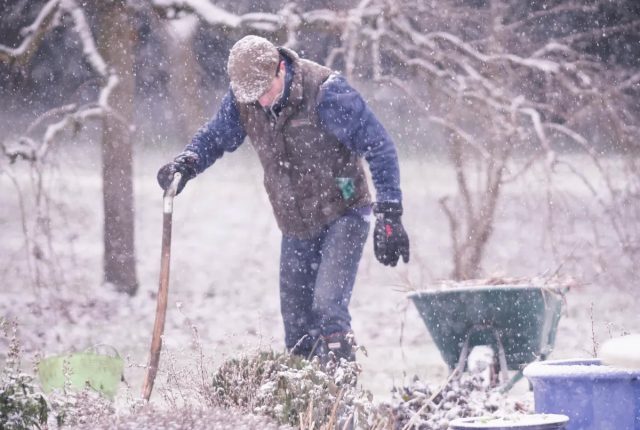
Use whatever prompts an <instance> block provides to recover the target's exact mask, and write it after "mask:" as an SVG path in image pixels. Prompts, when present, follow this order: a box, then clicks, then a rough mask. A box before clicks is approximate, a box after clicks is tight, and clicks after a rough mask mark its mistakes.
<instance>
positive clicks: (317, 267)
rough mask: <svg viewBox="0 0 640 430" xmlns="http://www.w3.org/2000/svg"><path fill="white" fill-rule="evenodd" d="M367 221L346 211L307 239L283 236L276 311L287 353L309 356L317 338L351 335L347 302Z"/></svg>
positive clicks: (359, 257) (360, 255)
mask: <svg viewBox="0 0 640 430" xmlns="http://www.w3.org/2000/svg"><path fill="white" fill-rule="evenodd" d="M368 235H369V221H368V220H366V219H365V218H363V216H362V215H361V214H359V213H357V212H355V211H349V212H347V213H346V214H345V215H343V216H342V217H340V218H338V219H337V220H335V221H333V222H332V223H331V224H329V225H327V226H326V227H325V228H324V229H323V230H322V232H321V233H320V234H319V235H318V236H316V237H314V238H311V239H306V240H301V239H296V238H294V237H287V236H283V238H282V247H281V253H280V311H281V313H282V319H283V321H284V331H285V344H286V346H287V349H288V350H290V351H292V352H293V353H296V354H299V355H304V356H306V355H309V354H310V353H311V352H312V351H313V348H314V345H315V343H316V341H317V339H318V337H319V336H327V335H330V334H334V333H340V332H348V331H350V330H351V315H350V314H349V301H350V299H351V291H352V290H353V284H354V283H355V280H356V273H357V271H358V264H359V263H360V259H361V257H362V249H363V247H364V243H365V242H366V240H367V236H368Z"/></svg>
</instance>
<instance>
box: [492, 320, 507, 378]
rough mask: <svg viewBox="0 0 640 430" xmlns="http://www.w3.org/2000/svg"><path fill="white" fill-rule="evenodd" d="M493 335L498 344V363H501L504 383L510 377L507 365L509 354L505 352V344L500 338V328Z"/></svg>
mask: <svg viewBox="0 0 640 430" xmlns="http://www.w3.org/2000/svg"><path fill="white" fill-rule="evenodd" d="M493 335H494V336H495V337H496V345H498V363H500V379H502V383H503V384H506V383H507V381H508V379H509V368H508V367H507V354H506V353H505V352H504V346H502V340H500V333H498V330H494V331H493Z"/></svg>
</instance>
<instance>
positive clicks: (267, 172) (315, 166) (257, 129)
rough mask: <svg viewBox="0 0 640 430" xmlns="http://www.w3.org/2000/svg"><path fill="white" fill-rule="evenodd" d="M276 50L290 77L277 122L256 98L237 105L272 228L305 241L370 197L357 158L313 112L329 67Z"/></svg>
mask: <svg viewBox="0 0 640 430" xmlns="http://www.w3.org/2000/svg"><path fill="white" fill-rule="evenodd" d="M280 52H281V54H282V55H285V56H287V57H288V58H289V59H291V60H292V63H293V70H294V75H293V82H292V83H291V89H290V91H289V97H288V99H287V104H286V106H285V107H284V108H283V110H282V111H281V112H280V115H279V116H278V118H277V120H273V119H271V120H270V118H269V114H267V113H266V112H265V111H264V110H263V109H262V107H261V106H260V104H259V103H257V102H256V103H251V104H240V103H239V104H238V105H239V110H240V118H241V121H242V124H243V126H244V129H245V131H246V133H247V136H248V137H249V139H250V140H251V143H252V145H253V147H254V148H255V149H256V151H257V153H258V157H259V158H260V162H261V163H262V167H263V168H264V186H265V188H266V190H267V194H268V195H269V200H270V201H271V206H272V207H273V213H274V215H275V217H276V221H277V222H278V227H280V230H282V232H283V233H284V234H285V235H287V236H294V237H298V238H300V239H307V238H310V237H313V236H314V235H316V234H317V233H319V232H320V231H321V230H322V228H323V227H324V226H325V225H327V224H329V223H330V222H331V221H333V220H335V219H336V218H338V217H340V216H341V215H342V214H343V213H344V212H345V211H346V210H347V209H348V208H357V207H361V206H364V205H366V204H368V203H370V201H371V199H370V197H369V190H368V186H367V181H366V177H365V175H364V170H363V168H362V160H361V158H360V157H358V156H357V155H356V154H355V153H352V152H351V151H349V150H348V149H347V148H346V147H345V146H344V145H343V144H341V143H340V142H339V141H338V140H337V139H336V138H335V137H334V136H332V135H330V134H328V133H326V132H325V131H324V129H323V128H322V127H321V126H320V123H319V122H320V121H319V118H318V115H317V113H316V110H315V107H316V105H317V97H318V91H319V89H320V85H322V83H323V82H324V81H325V80H326V79H327V78H328V77H329V75H330V74H331V73H332V71H331V69H328V68H326V67H324V66H321V65H319V64H317V63H314V62H312V61H308V60H304V59H301V58H299V57H298V55H297V54H296V53H295V52H293V51H290V50H288V49H285V48H280ZM351 185H352V186H351Z"/></svg>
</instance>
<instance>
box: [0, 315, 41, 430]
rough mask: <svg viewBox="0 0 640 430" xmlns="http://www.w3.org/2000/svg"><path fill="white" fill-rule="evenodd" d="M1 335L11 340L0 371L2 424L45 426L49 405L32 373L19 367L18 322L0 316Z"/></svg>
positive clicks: (9, 427) (5, 426) (9, 428)
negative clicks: (37, 388)
mask: <svg viewBox="0 0 640 430" xmlns="http://www.w3.org/2000/svg"><path fill="white" fill-rule="evenodd" d="M0 335H1V336H2V337H4V338H5V340H7V341H8V351H7V354H6V358H5V362H4V365H3V368H2V373H1V374H0V428H2V429H6V430H13V429H16V430H17V429H27V428H42V426H44V425H46V423H47V416H48V412H49V409H48V407H47V402H46V401H45V399H44V397H43V396H42V395H41V394H40V393H38V392H37V391H36V387H35V384H34V381H33V377H32V376H31V375H28V374H26V373H23V372H22V371H21V370H20V358H21V351H20V342H19V340H18V336H17V326H16V324H15V323H13V324H11V323H9V322H8V321H6V320H5V319H0Z"/></svg>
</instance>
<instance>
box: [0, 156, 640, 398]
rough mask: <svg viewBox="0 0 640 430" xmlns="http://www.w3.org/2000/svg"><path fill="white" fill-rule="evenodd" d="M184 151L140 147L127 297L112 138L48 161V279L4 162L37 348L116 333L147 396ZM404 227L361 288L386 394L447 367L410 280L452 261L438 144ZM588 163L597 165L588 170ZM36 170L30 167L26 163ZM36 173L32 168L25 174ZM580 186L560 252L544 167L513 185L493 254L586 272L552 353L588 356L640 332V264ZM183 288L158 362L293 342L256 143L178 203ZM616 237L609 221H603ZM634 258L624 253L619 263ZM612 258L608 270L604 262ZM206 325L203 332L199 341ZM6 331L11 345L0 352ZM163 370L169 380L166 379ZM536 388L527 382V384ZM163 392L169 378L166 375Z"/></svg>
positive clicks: (358, 300) (499, 270) (418, 169)
mask: <svg viewBox="0 0 640 430" xmlns="http://www.w3.org/2000/svg"><path fill="white" fill-rule="evenodd" d="M176 151H177V148H175V147H174V148H173V149H168V148H167V149H163V150H162V151H158V150H150V149H145V148H138V150H137V153H136V167H135V203H136V229H137V231H136V234H137V236H136V247H137V257H138V263H139V264H138V277H139V281H140V288H139V292H138V294H137V295H136V296H135V297H133V298H129V297H126V296H124V295H120V294H117V293H115V292H113V291H112V290H111V289H110V288H109V287H106V286H102V285H101V277H102V273H101V263H102V215H101V210H102V196H101V183H100V160H99V153H98V151H96V149H95V148H93V149H87V148H78V149H76V150H69V149H68V150H67V151H66V154H65V155H59V156H58V158H57V160H56V161H57V163H58V167H56V168H55V169H54V170H53V173H52V174H51V175H49V176H48V177H49V180H50V183H51V184H52V186H53V188H52V189H53V190H55V193H52V197H53V198H54V201H55V202H56V203H55V205H53V206H52V210H51V215H52V217H53V220H52V228H53V231H54V243H53V247H54V248H55V249H56V250H57V256H58V257H57V261H56V263H55V270H56V273H58V275H60V276H59V280H58V281H56V282H55V285H53V286H51V287H49V288H46V289H45V288H40V289H38V288H34V287H33V286H32V285H30V283H29V282H28V279H29V276H28V274H27V267H26V264H25V261H26V260H25V257H24V256H25V251H24V248H23V243H24V239H23V235H22V230H21V220H20V216H19V213H20V212H19V206H18V205H19V201H18V198H17V196H16V193H15V189H14V187H13V185H12V184H11V183H10V182H9V180H8V179H7V178H6V176H0V189H2V192H1V193H0V237H2V240H1V241H0V277H1V279H2V289H1V292H0V315H2V316H9V317H11V318H15V319H16V320H17V321H18V322H19V329H20V333H21V336H22V339H23V342H24V347H25V348H26V350H27V352H28V356H30V355H31V354H32V353H35V352H41V353H43V354H45V355H47V354H53V353H60V352H64V351H69V350H72V349H84V348H86V347H89V346H91V345H94V344H98V343H106V344H109V345H112V346H114V347H115V348H116V349H117V350H118V351H119V352H120V354H121V355H122V356H124V357H126V358H127V363H128V367H127V368H126V370H125V378H126V380H127V382H128V384H129V385H130V386H131V391H132V393H133V394H134V395H137V393H138V392H139V389H140V386H141V380H142V376H143V368H142V366H143V365H144V363H145V361H146V359H147V353H148V348H149V344H150V335H151V330H152V326H153V318H154V313H155V306H156V301H155V292H156V290H157V282H158V272H159V257H160V233H161V222H162V216H161V214H162V198H161V196H162V194H161V191H160V189H159V188H158V186H157V184H156V181H155V174H156V171H157V169H158V167H159V166H160V165H161V164H162V163H163V162H165V161H167V160H169V159H170V157H171V156H172V155H173V154H174V153H175V152H176ZM401 173H402V185H403V192H404V204H405V213H406V215H405V217H404V221H405V226H406V229H407V231H408V233H409V236H410V240H411V246H412V248H411V253H412V254H411V262H410V264H409V265H407V266H405V265H401V266H400V267H398V268H395V269H391V268H387V267H384V266H382V265H380V264H379V263H378V262H377V261H376V260H375V257H374V256H373V249H372V248H373V247H372V243H371V240H370V239H369V241H368V243H367V245H366V248H365V254H364V258H363V260H362V263H361V267H360V271H359V275H358V279H357V283H356V287H355V289H354V294H353V299H352V305H351V310H352V316H353V328H354V331H355V333H356V338H357V340H358V342H359V343H360V344H361V345H363V346H364V347H365V348H366V350H367V351H368V356H367V357H364V356H363V355H362V354H361V355H360V356H359V359H360V361H361V363H362V366H363V373H362V376H361V378H360V382H361V383H362V385H363V386H364V388H367V389H370V390H371V391H372V392H373V393H374V397H375V398H376V399H378V400H383V399H387V398H388V397H389V396H390V390H391V388H392V387H393V385H394V384H401V383H402V382H403V381H404V380H405V379H407V378H408V377H411V376H412V375H414V374H417V375H419V376H420V377H421V378H422V379H423V380H425V381H427V382H428V383H429V384H434V385H439V384H440V383H442V382H443V381H444V380H445V379H446V375H447V369H446V367H445V364H444V362H443V360H442V359H441V357H440V354H439V352H438V350H437V348H436V347H435V346H434V344H433V342H432V340H431V338H430V336H429V334H428V332H427V330H426V328H425V326H424V324H423V322H422V320H421V319H420V317H419V315H418V313H417V311H416V310H415V308H414V307H413V304H411V303H409V302H408V301H407V299H406V295H405V293H406V291H407V290H410V289H413V288H427V287H428V286H429V284H430V283H431V282H434V281H435V280H437V279H442V278H447V277H448V275H449V272H450V270H451V251H450V236H449V232H448V225H447V220H446V218H445V216H444V215H443V213H442V212H441V211H440V209H439V206H438V198H440V197H442V196H443V195H445V194H452V193H454V192H455V182H454V180H453V177H452V172H451V169H450V168H449V167H448V165H447V164H446V163H443V162H438V161H437V160H434V159H429V158H428V157H426V156H425V157H424V158H421V157H416V156H415V155H407V154H401ZM587 173H588V172H587ZM23 179H26V178H23ZM25 183H26V182H22V184H23V185H24V184H25ZM563 187H565V188H566V190H568V191H570V192H571V195H572V199H570V201H572V202H577V203H575V204H574V205H573V206H570V207H568V209H567V211H566V214H565V215H566V216H562V217H559V218H557V219H556V220H555V222H556V229H555V231H556V234H558V235H559V237H560V240H559V241H558V243H557V245H558V246H559V249H560V252H559V253H558V254H559V255H560V256H565V257H566V256H570V258H564V257H553V256H552V254H553V253H552V252H551V251H550V245H549V244H550V240H549V237H548V234H547V229H546V223H545V217H544V205H542V203H541V196H542V195H543V193H542V191H536V190H537V189H538V188H539V186H538V184H536V182H535V178H530V179H527V180H525V181H523V182H522V183H520V184H517V185H515V186H514V187H513V188H509V189H508V190H507V193H506V194H505V196H504V200H503V201H502V204H501V206H500V207H499V212H498V214H497V222H496V231H495V232H494V236H493V237H492V239H491V242H490V245H489V249H488V250H487V253H486V257H487V258H486V260H485V263H484V269H485V271H486V273H485V274H486V275H487V276H491V275H496V276H505V277H512V276H536V275H542V274H545V273H553V272H555V271H556V270H558V268H560V269H561V270H560V272H561V273H562V274H564V275H571V276H574V277H576V278H577V279H578V280H581V281H583V282H581V283H580V286H578V287H576V288H574V289H573V290H572V291H570V293H569V294H568V295H567V301H566V303H567V307H566V309H565V313H564V315H563V317H562V319H561V321H560V326H559V330H558V334H557V341H556V349H555V351H554V353H553V354H552V356H551V358H569V357H590V356H592V354H593V350H594V342H595V343H596V344H598V343H600V342H602V341H604V340H606V339H607V338H609V337H610V336H615V335H619V334H621V333H623V332H625V331H630V332H640V317H639V316H638V315H640V313H639V312H638V303H639V302H640V300H639V299H638V298H637V296H638V295H637V285H636V283H637V278H633V277H632V276H627V275H624V276H626V277H624V276H622V275H621V277H618V279H621V281H620V285H611V284H609V283H607V282H605V281H604V280H606V279H611V278H612V277H613V276H604V275H605V274H610V273H611V272H615V271H616V267H615V265H613V266H612V265H609V266H605V267H604V268H603V267H602V264H601V262H600V261H597V258H596V253H595V252H594V249H595V248H594V247H593V245H594V244H593V241H592V240H591V239H590V231H591V230H590V227H589V223H587V222H586V221H585V220H584V219H583V218H584V217H583V216H582V215H581V214H583V211H582V209H581V207H582V206H581V203H580V202H581V201H582V199H583V198H584V200H585V201H586V200H588V193H587V192H586V191H585V190H583V189H581V188H580V187H579V186H578V185H576V184H574V183H572V182H571V181H569V180H567V182H566V183H563ZM173 232H174V233H173V234H174V236H173V247H172V266H171V282H170V287H169V294H170V303H169V309H168V315H167V324H166V329H165V345H164V349H163V356H162V358H161V366H162V365H165V367H166V364H167V362H168V359H167V357H169V356H174V357H176V359H177V360H178V362H179V363H183V364H185V363H189V362H190V360H192V359H194V358H196V357H197V356H198V353H197V350H198V347H197V343H198V342H199V343H200V344H201V345H202V347H203V351H204V353H205V355H206V356H207V357H210V358H211V360H212V362H213V363H214V364H219V363H221V362H222V361H223V360H225V359H226V358H228V357H230V356H234V357H237V356H240V355H242V354H244V353H247V352H250V351H253V350H257V349H266V348H273V349H275V350H281V349H282V348H283V340H282V338H283V328H282V323H281V320H280V315H279V312H280V311H279V300H278V257H279V256H278V252H279V241H280V233H279V231H278V230H277V228H276V224H275V221H274V220H273V217H272V214H271V209H270V207H269V203H268V200H267V197H266V194H265V192H264V191H263V188H262V175H261V170H260V166H259V164H258V161H257V158H256V156H255V155H254V154H253V152H252V151H251V150H250V148H249V145H245V146H244V147H243V148H241V149H240V150H239V151H238V152H237V153H235V154H232V155H231V156H226V157H224V158H223V160H221V161H220V162H219V163H218V164H217V165H215V166H214V167H213V168H212V169H210V170H209V171H207V172H205V173H204V174H203V175H201V176H200V177H198V178H197V179H196V180H194V181H192V182H190V183H189V184H188V185H187V187H186V189H185V191H184V192H183V193H182V194H181V195H180V196H178V198H177V199H176V202H175V213H174V230H173ZM605 236H606V234H605ZM620 264H623V263H620ZM604 272H606V273H604ZM194 329H195V330H197V334H198V336H199V341H198V342H196V341H194V338H193V334H194ZM4 346H5V345H0V354H1V353H3V351H4ZM162 370H164V371H165V372H164V373H162V372H161V374H160V376H159V377H158V381H157V385H158V386H160V387H161V386H162V385H163V384H165V382H166V368H165V369H161V371H162ZM518 389H520V392H524V393H525V395H526V394H527V393H526V388H523V387H520V386H519V387H517V388H516V390H515V391H514V392H515V393H517V392H518ZM154 393H156V396H157V393H158V390H156V391H155V392H154Z"/></svg>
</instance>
